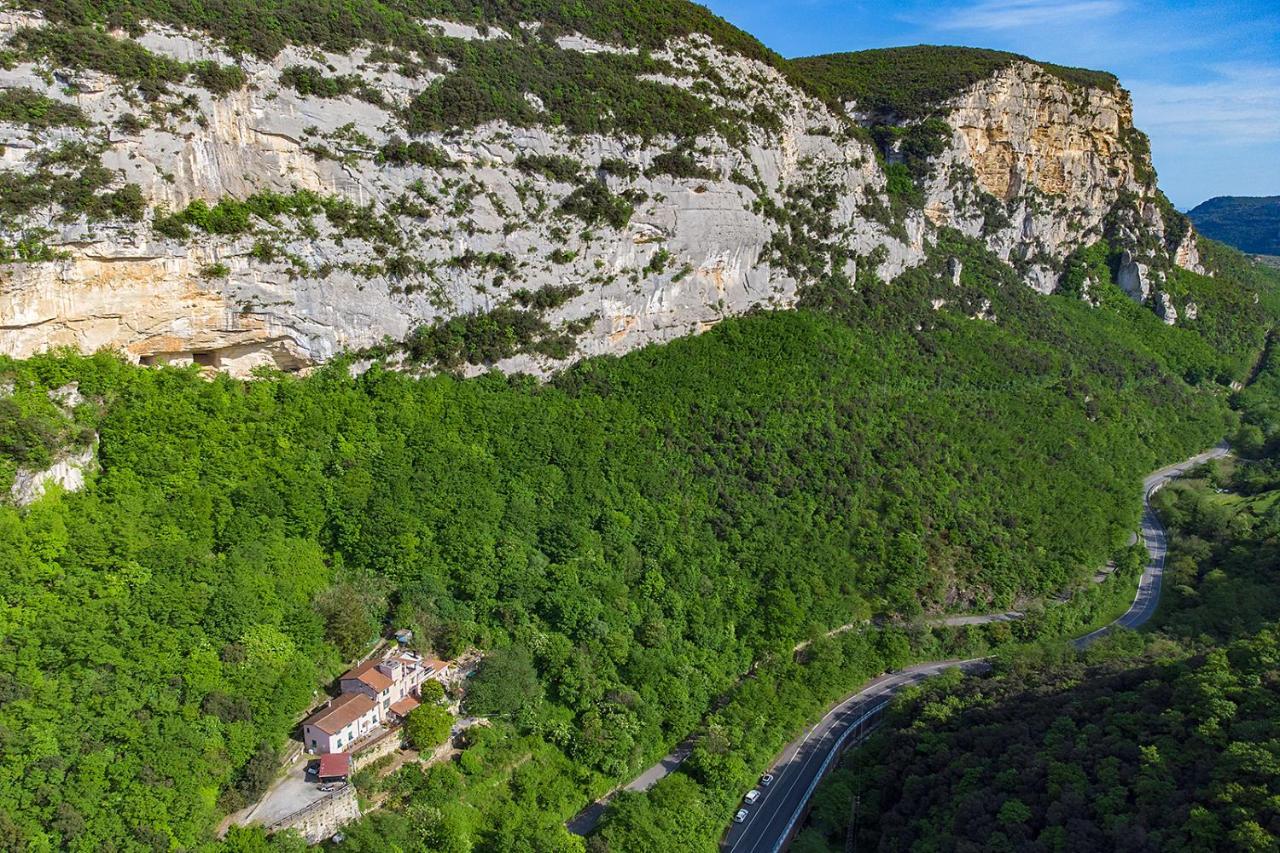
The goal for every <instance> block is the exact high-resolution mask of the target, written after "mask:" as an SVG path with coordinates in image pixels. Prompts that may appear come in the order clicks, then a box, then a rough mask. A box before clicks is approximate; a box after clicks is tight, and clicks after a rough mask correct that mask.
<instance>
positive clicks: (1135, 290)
mask: <svg viewBox="0 0 1280 853" xmlns="http://www.w3.org/2000/svg"><path fill="white" fill-rule="evenodd" d="M1116 284H1118V285H1120V288H1121V289H1122V290H1123V291H1124V292H1125V293H1127V294H1129V296H1131V297H1133V299H1134V300H1135V301H1137V302H1146V301H1147V297H1148V296H1150V295H1151V281H1150V270H1149V268H1148V267H1147V265H1146V264H1143V263H1139V262H1138V261H1137V259H1136V258H1134V256H1133V254H1132V253H1131V252H1128V251H1126V252H1125V253H1124V255H1122V256H1121V259H1120V269H1119V270H1118V271H1117V273H1116Z"/></svg>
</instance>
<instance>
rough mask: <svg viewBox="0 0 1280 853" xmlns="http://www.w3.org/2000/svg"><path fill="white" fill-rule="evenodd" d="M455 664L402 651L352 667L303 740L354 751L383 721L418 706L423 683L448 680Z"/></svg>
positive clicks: (321, 748)
mask: <svg viewBox="0 0 1280 853" xmlns="http://www.w3.org/2000/svg"><path fill="white" fill-rule="evenodd" d="M451 666H452V664H450V663H448V662H446V661H442V660H436V659H434V658H423V657H422V655H420V654H418V653H417V652H411V651H406V650H403V649H398V650H396V651H393V652H392V653H391V654H389V655H387V657H385V658H377V659H372V660H367V661H365V662H364V663H362V664H360V665H359V666H357V667H355V668H353V669H350V670H347V672H345V673H343V675H342V678H341V679H339V682H338V685H339V689H340V690H341V691H342V695H341V696H339V697H338V698H337V699H334V700H333V701H332V702H330V703H329V704H328V705H326V706H325V707H323V708H321V709H320V710H319V711H317V712H316V713H315V714H312V715H311V716H310V717H308V718H307V719H306V720H305V721H304V722H303V724H302V740H303V744H304V745H305V746H306V749H307V751H308V752H312V753H320V754H325V753H329V752H340V751H342V750H349V749H350V748H351V744H352V742H354V741H356V740H359V739H360V738H362V737H364V736H365V735H367V734H369V733H370V732H372V731H373V730H374V729H375V728H377V727H378V726H379V725H382V724H385V723H394V722H396V721H398V720H403V719H404V718H405V717H406V716H408V714H409V712H410V711H412V710H413V709H414V708H416V707H418V704H419V703H418V697H419V695H420V693H421V690H422V684H423V682H424V681H426V680H428V679H435V680H437V681H445V680H446V679H447V678H448V677H449V675H450V674H451Z"/></svg>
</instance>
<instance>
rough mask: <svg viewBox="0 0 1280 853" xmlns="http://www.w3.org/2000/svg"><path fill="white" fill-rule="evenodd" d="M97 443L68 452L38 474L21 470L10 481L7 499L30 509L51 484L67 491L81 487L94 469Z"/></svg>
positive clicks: (77, 489)
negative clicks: (10, 485)
mask: <svg viewBox="0 0 1280 853" xmlns="http://www.w3.org/2000/svg"><path fill="white" fill-rule="evenodd" d="M97 452H98V442H97V439H96V438H95V439H94V442H93V444H92V445H91V446H89V447H86V448H84V449H83V450H79V451H76V452H74V453H71V454H69V455H67V456H64V457H63V458H61V459H59V460H58V461H57V462H54V463H53V464H52V465H50V466H49V467H48V468H45V469H44V470H41V471H30V470H26V469H21V470H19V471H18V473H17V474H16V475H15V476H14V478H13V486H12V487H11V488H10V490H9V499H10V500H12V501H13V502H14V503H15V504H17V505H18V506H29V505H30V504H32V503H34V502H35V501H38V500H39V499H40V498H42V497H44V495H45V492H47V491H48V490H49V486H50V485H56V486H59V487H61V488H63V489H65V490H66V491H68V492H78V491H79V490H80V489H83V488H84V482H85V476H86V475H87V474H88V472H90V471H93V470H94V469H95V468H96V467H97V464H98V462H97Z"/></svg>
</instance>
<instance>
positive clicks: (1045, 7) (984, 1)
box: [927, 0, 1124, 30]
mask: <svg viewBox="0 0 1280 853" xmlns="http://www.w3.org/2000/svg"><path fill="white" fill-rule="evenodd" d="M1122 8H1124V4H1123V3H1122V2H1121V0H981V2H978V3H974V4H972V5H969V6H963V7H961V8H958V9H953V10H951V11H950V12H947V13H946V14H944V15H943V16H941V17H939V18H934V19H932V20H930V21H928V22H927V23H928V24H930V25H931V26H933V27H934V28H936V29H940V30H1016V29H1022V28H1026V27H1040V26H1045V25H1052V24H1064V23H1068V22H1076V23H1078V22H1080V21H1082V20H1094V19H1098V18H1108V17H1111V16H1112V15H1115V14H1116V13H1117V12H1119V11H1120V10H1121V9H1122Z"/></svg>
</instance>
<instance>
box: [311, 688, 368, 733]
mask: <svg viewBox="0 0 1280 853" xmlns="http://www.w3.org/2000/svg"><path fill="white" fill-rule="evenodd" d="M372 710H373V700H372V699H370V698H369V697H368V696H366V695H364V694H363V693H343V694H342V695H341V696H339V697H338V698H337V699H334V700H333V701H332V702H330V703H329V704H328V705H326V706H324V707H323V708H321V709H320V710H319V711H316V712H315V713H314V714H312V715H311V716H310V717H308V718H307V719H306V720H305V721H304V722H303V725H304V726H315V727H316V728H317V729H319V730H320V731H322V732H326V733H328V734H331V735H333V734H337V733H338V732H340V731H342V730H343V729H344V728H346V726H347V725H348V724H350V723H351V722H352V721H353V720H358V719H360V718H361V717H363V716H364V715H365V714H367V713H369V712H370V711H372Z"/></svg>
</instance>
